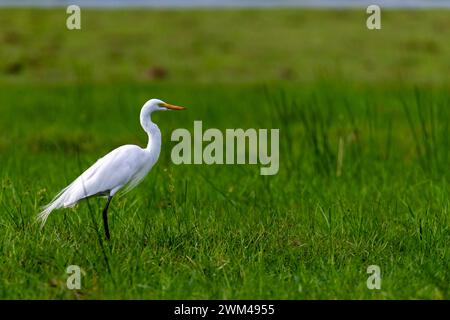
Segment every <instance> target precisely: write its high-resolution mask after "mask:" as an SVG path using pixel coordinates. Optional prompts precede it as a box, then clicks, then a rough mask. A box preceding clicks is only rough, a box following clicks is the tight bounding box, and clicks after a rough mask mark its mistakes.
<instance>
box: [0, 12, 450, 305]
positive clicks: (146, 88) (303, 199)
mask: <svg viewBox="0 0 450 320" xmlns="http://www.w3.org/2000/svg"><path fill="white" fill-rule="evenodd" d="M147 15H148V16H149V18H151V19H148V20H145V19H141V20H138V19H137V18H136V17H142V16H147ZM213 15H216V17H215V18H214V17H213ZM86 16H87V18H86V24H87V26H86V28H85V29H83V31H82V33H80V34H75V35H74V36H73V37H75V38H76V39H72V38H71V37H72V34H71V33H69V32H68V31H67V30H65V29H63V28H60V27H58V24H60V23H62V24H64V19H65V16H64V15H63V16H62V17H61V16H60V13H59V12H58V11H57V10H48V11H47V10H46V11H41V10H25V9H23V10H10V9H9V10H1V11H0V21H1V22H2V23H3V24H4V26H6V27H5V28H2V29H1V30H0V38H1V39H2V41H3V44H2V49H1V50H0V56H1V57H2V58H1V59H0V61H1V64H2V67H1V68H0V69H1V70H3V72H2V73H1V74H0V170H1V171H0V184H1V193H0V208H1V209H0V213H1V214H0V250H1V256H0V298H3V299H6V298H14V299H17V298H31V299H59V298H64V299H106V298H112V299H118V298H126V299H161V298H162V299H172V298H183V299H209V298H218V299H222V298H225V299H245V298H249V299H256V298H258V299H259V298H267V299H346V298H349V299H355V298H359V299H405V298H407V299H410V298H418V299H448V298H449V295H450V268H449V262H450V257H449V243H450V216H449V210H450V209H449V202H450V197H449V192H450V184H449V178H450V176H449V170H448V166H449V160H450V159H449V157H450V141H449V138H450V134H449V133H450V132H449V119H450V109H449V105H450V97H449V95H448V85H449V84H450V81H448V80H449V79H448V77H449V73H448V67H449V66H450V63H449V57H450V55H449V54H448V53H449V50H450V46H449V45H448V41H445V40H444V39H447V38H448V27H447V24H446V23H448V21H450V19H449V17H450V12H448V11H441V12H429V11H420V12H395V11H390V12H388V13H387V14H386V17H387V19H386V24H385V25H384V26H386V27H387V26H389V25H396V26H404V28H402V29H398V32H397V29H396V31H391V32H385V31H381V32H380V33H378V34H375V33H369V32H368V31H367V30H366V29H365V28H364V20H362V21H360V19H364V17H365V15H364V12H362V13H360V12H353V11H338V12H334V11H333V12H321V11H293V12H289V11H283V10H280V11H267V10H262V11H257V10H252V11H238V10H235V11H233V10H230V11H221V12H213V11H208V10H203V11H186V12H182V11H173V12H172V11H167V12H166V11H155V12H146V11H141V12H136V11H128V12H125V13H119V12H115V11H105V12H101V13H100V12H94V11H90V12H87V14H86ZM244 18H246V19H244ZM299 18H300V19H299ZM261 20H262V21H261ZM31 21H33V27H32V24H31ZM88 21H92V24H93V25H94V26H92V25H89V24H88V23H87V22H88ZM113 21H114V22H116V23H117V24H118V25H119V26H120V27H118V26H117V25H116V26H115V27H114V24H113V23H112V22H113ZM138 21H139V22H138ZM142 21H145V22H142ZM168 21H170V22H171V23H169V22H168ZM133 22H136V23H133ZM147 23H148V25H149V26H153V25H155V26H156V25H157V26H160V28H161V29H162V30H165V31H166V32H167V35H168V36H167V37H162V36H159V35H158V34H157V33H156V31H155V29H151V28H145V26H147ZM238 23H242V24H239V25H238ZM297 23H298V24H297ZM191 24H192V26H193V27H192V28H188V27H189V26H191ZM359 24H361V26H360V27H355V26H356V25H359ZM223 26H227V27H228V26H229V27H230V28H229V29H227V28H223ZM358 28H359V29H358ZM433 28H438V29H439V28H440V30H442V32H433V33H428V31H430V30H436V29H433ZM142 30H145V32H144V31H142ZM338 30H342V31H343V32H342V33H338V34H339V35H340V36H336V35H335V33H334V31H338ZM344 30H345V32H344ZM256 31H258V33H256ZM33 32H36V34H35V35H34V36H33V34H34V33H33ZM40 32H42V34H41V33H40ZM44 32H45V33H44ZM146 32H147V33H146ZM179 33H181V35H180V34H179ZM183 33H188V34H187V35H185V36H183ZM280 34H281V35H282V36H277V35H280ZM302 34H303V37H301V38H298V39H297V36H298V35H302ZM175 36H176V37H177V39H179V41H178V40H177V41H174V40H173V41H170V40H168V39H174V37H175ZM147 37H148V38H147ZM255 37H256V38H255ZM384 37H385V38H384ZM250 38H251V39H254V42H252V43H249V42H248V41H247V40H248V39H250ZM235 39H240V40H241V41H242V42H241V43H242V46H240V45H237V44H235V43H234V42H233V41H234V40H235ZM294 39H296V40H295V41H294ZM301 39H303V40H302V41H300V40H301ZM364 39H365V40H367V41H368V42H365V41H362V40H364ZM347 41H348V42H352V43H355V46H349V45H346V42H347ZM374 41H375V42H376V43H377V46H375V45H374V46H373V47H372V45H370V43H372V44H374ZM315 42H317V43H316V45H315V46H314V43H315ZM221 43H222V45H223V46H224V47H223V48H222V47H220V44H221ZM283 43H284V45H283V46H280V44H283ZM103 44H105V45H103ZM169 44H170V45H171V46H169V47H167V46H168V45H169ZM208 44H210V45H209V46H208ZM394 45H395V46H396V47H395V50H393V49H392V50H393V51H391V46H394ZM227 46H228V47H227ZM405 46H406V47H405ZM355 47H356V48H358V49H360V50H361V52H360V53H357V52H355V50H356V49H355ZM165 48H167V50H166V51H164V49H165ZM227 48H228V49H227ZM280 48H281V49H280ZM277 49H280V50H277ZM372 49H373V50H378V51H375V52H373V51H372ZM116 51H117V52H116ZM77 52H78V53H79V54H78V55H77V54H76V53H77ZM114 52H116V55H114V54H113V53H114ZM319 52H320V53H321V54H320V55H318V53H319ZM382 52H383V53H384V55H380V54H381V53H382ZM72 54H73V55H72ZM110 55H112V56H110ZM73 56H76V58H73V62H71V61H72V60H71V59H72V58H71V57H73ZM180 57H183V59H181V58H180ZM33 58H35V60H33ZM33 61H34V62H33ZM114 61H115V63H114ZM401 61H404V62H405V63H403V64H402V63H400V62H401ZM281 62H282V63H281ZM365 63H367V65H366V66H367V68H363V67H362V66H363V65H364V64H365ZM155 67H158V68H160V69H163V71H161V70H159V71H158V70H157V71H155V70H154V68H155ZM152 68H153V69H152ZM158 68H157V69H158ZM151 97H158V98H162V99H164V100H167V102H172V103H174V104H180V105H185V106H186V107H188V108H189V109H188V110H187V111H186V112H184V113H183V114H180V113H175V112H173V113H162V114H157V115H156V116H155V117H154V121H155V122H157V123H158V125H159V126H160V128H161V131H162V133H163V147H162V152H161V157H160V159H159V162H158V163H157V164H156V166H155V167H154V168H153V170H152V171H151V173H150V174H149V176H148V177H147V178H146V179H145V180H144V182H143V183H142V184H141V185H139V187H138V188H136V189H135V190H133V191H132V192H130V193H128V194H127V195H125V196H123V197H120V198H114V199H113V202H112V205H111V208H110V228H111V233H112V239H111V241H110V242H106V241H104V239H103V229H102V221H101V209H102V208H103V206H104V202H105V200H103V199H91V200H89V202H84V203H82V204H80V205H79V206H78V207H76V208H75V209H68V210H63V211H56V212H54V213H53V214H52V215H51V216H50V218H49V220H48V223H47V225H46V227H45V228H44V229H43V230H42V231H41V230H40V229H39V226H38V225H37V224H36V223H35V221H34V217H35V215H36V214H37V213H38V212H39V208H40V206H41V205H44V204H46V203H47V202H48V201H49V200H51V198H52V197H53V196H54V195H55V194H56V192H57V191H58V190H60V189H61V188H62V187H64V186H66V185H67V184H68V183H69V182H71V181H72V180H73V179H74V178H75V177H76V176H77V175H78V174H79V173H80V172H81V171H82V170H84V169H85V168H87V167H88V166H89V165H90V164H91V163H92V162H93V161H95V160H96V159H97V158H99V157H100V156H102V155H103V154H105V153H106V152H108V151H110V150H111V149H113V148H115V147H117V146H119V145H121V144H127V143H135V144H139V145H142V146H144V145H145V144H146V135H145V133H144V132H143V131H142V129H141V128H140V126H139V122H138V115H139V111H140V107H141V106H142V104H143V103H144V102H145V101H146V100H147V99H149V98H151ZM194 120H203V126H204V127H205V128H207V127H211V128H213V127H214V128H219V129H221V130H225V129H226V128H279V129H280V170H279V173H278V174H277V175H275V176H260V175H259V166H250V165H240V166H237V165H235V166H232V165H222V166H221V165H213V166H206V165H179V166H176V165H174V164H173V163H172V162H171V159H170V152H171V149H172V147H173V146H174V144H175V143H174V142H171V141H170V133H171V132H172V130H174V129H176V128H187V129H189V130H192V127H193V121H194ZM72 264H75V265H79V266H80V267H81V268H82V269H83V270H84V272H85V273H84V275H83V277H82V288H81V290H75V291H72V290H68V289H67V288H66V279H67V276H68V275H67V274H66V268H67V266H68V265H72ZM370 265H378V266H380V268H381V271H382V288H381V290H369V289H368V288H367V286H366V280H367V278H368V276H369V274H367V273H366V269H367V267H368V266H370Z"/></svg>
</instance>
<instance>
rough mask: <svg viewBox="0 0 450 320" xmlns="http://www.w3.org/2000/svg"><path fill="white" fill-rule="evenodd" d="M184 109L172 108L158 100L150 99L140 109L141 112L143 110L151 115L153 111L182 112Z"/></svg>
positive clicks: (170, 105)
mask: <svg viewBox="0 0 450 320" xmlns="http://www.w3.org/2000/svg"><path fill="white" fill-rule="evenodd" d="M184 109H186V108H185V107H179V106H174V105H172V104H169V103H166V102H164V101H162V100H159V99H150V100H148V101H147V102H146V103H145V104H144V106H143V107H142V110H143V111H144V110H145V111H146V112H148V113H152V112H154V111H167V110H184Z"/></svg>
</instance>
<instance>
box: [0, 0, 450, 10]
mask: <svg viewBox="0 0 450 320" xmlns="http://www.w3.org/2000/svg"><path fill="white" fill-rule="evenodd" d="M70 4H77V5H79V6H81V7H128V6H129V7H135V6H140V7H142V6H148V7H279V6H296V7H367V6H368V5H370V4H377V5H379V6H381V7H403V8H431V7H442V8H443V7H445V8H450V0H369V1H365V0H0V6H38V7H52V6H68V5H70Z"/></svg>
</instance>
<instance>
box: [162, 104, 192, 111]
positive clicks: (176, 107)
mask: <svg viewBox="0 0 450 320" xmlns="http://www.w3.org/2000/svg"><path fill="white" fill-rule="evenodd" d="M160 106H161V107H165V108H167V109H170V110H184V109H186V108H185V107H180V106H174V105H172V104H168V103H161V104H160Z"/></svg>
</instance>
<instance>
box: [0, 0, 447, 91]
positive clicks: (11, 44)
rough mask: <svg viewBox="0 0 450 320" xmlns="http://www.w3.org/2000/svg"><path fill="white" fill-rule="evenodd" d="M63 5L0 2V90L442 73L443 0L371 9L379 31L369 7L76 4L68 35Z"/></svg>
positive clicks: (229, 2) (134, 1) (409, 79)
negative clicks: (369, 22) (9, 86)
mask: <svg viewBox="0 0 450 320" xmlns="http://www.w3.org/2000/svg"><path fill="white" fill-rule="evenodd" d="M71 3H72V2H70V1H55V0H53V1H52V0H41V1H5V0H1V1H0V6H2V7H3V8H2V9H1V10H0V26H1V30H0V42H1V50H0V83H2V82H3V83H5V82H7V83H17V82H39V83H41V82H58V83H61V82H73V81H83V82H86V81H87V82H111V81H113V82H114V81H137V82H161V81H166V82H167V81H169V82H185V81H189V82H200V83H208V82H214V83H218V82H226V83H230V82H232V83H236V82H247V83H248V82H251V83H254V82H258V83H264V82H267V81H269V82H270V81H278V80H282V81H289V82H311V81H315V80H317V79H319V78H323V77H328V78H332V79H335V78H337V79H344V80H348V81H352V82H372V83H373V82H382V83H385V82H386V81H387V82H396V83H398V82H399V81H400V82H402V83H403V82H406V83H442V82H443V81H444V82H448V80H449V75H450V73H449V72H448V70H450V42H449V41H448V39H449V28H450V19H449V18H448V17H449V14H448V11H447V10H440V9H437V8H436V7H441V8H443V7H449V6H450V1H444V0H434V1H425V0H415V1H402V0H398V1H377V4H379V5H380V6H381V8H382V10H383V9H384V8H386V10H383V11H382V30H378V31H371V30H368V29H367V28H366V19H367V16H368V15H367V14H366V12H365V8H366V6H367V5H368V4H370V3H372V1H349V0H343V1H331V0H322V1H320V0H319V1H294V0H288V1H271V0H265V1H260V0H253V1H252V0H246V1H236V0H219V1H208V0H191V1H181V0H171V1H155V0H151V1H142V0H130V1H96V0H85V1H77V4H79V5H80V6H81V9H82V14H81V27H82V29H81V30H73V31H70V30H67V29H66V27H65V26H66V19H67V17H68V15H67V14H66V13H65V6H67V5H68V4H71ZM145 6H146V7H147V9H145V10H142V8H141V7H145ZM236 6H238V7H240V9H239V10H230V9H231V8H232V7H236ZM18 7H19V8H18ZM42 7H45V8H46V10H42ZM105 7H109V9H111V10H103V9H105ZM125 7H129V8H125ZM199 7H200V8H199ZM261 7H263V9H262V8H261ZM267 7H270V10H269V9H267ZM314 7H316V8H314ZM318 7H322V9H319V8H318ZM323 7H332V9H324V8H323ZM392 7H397V8H398V7H400V8H403V9H401V10H394V9H393V8H392ZM40 8H41V9H40ZM102 8H103V9H102ZM264 8H265V9H264ZM343 8H345V10H343ZM405 8H407V9H408V10H405ZM419 15H420V16H419ZM100 62H101V63H100Z"/></svg>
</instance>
